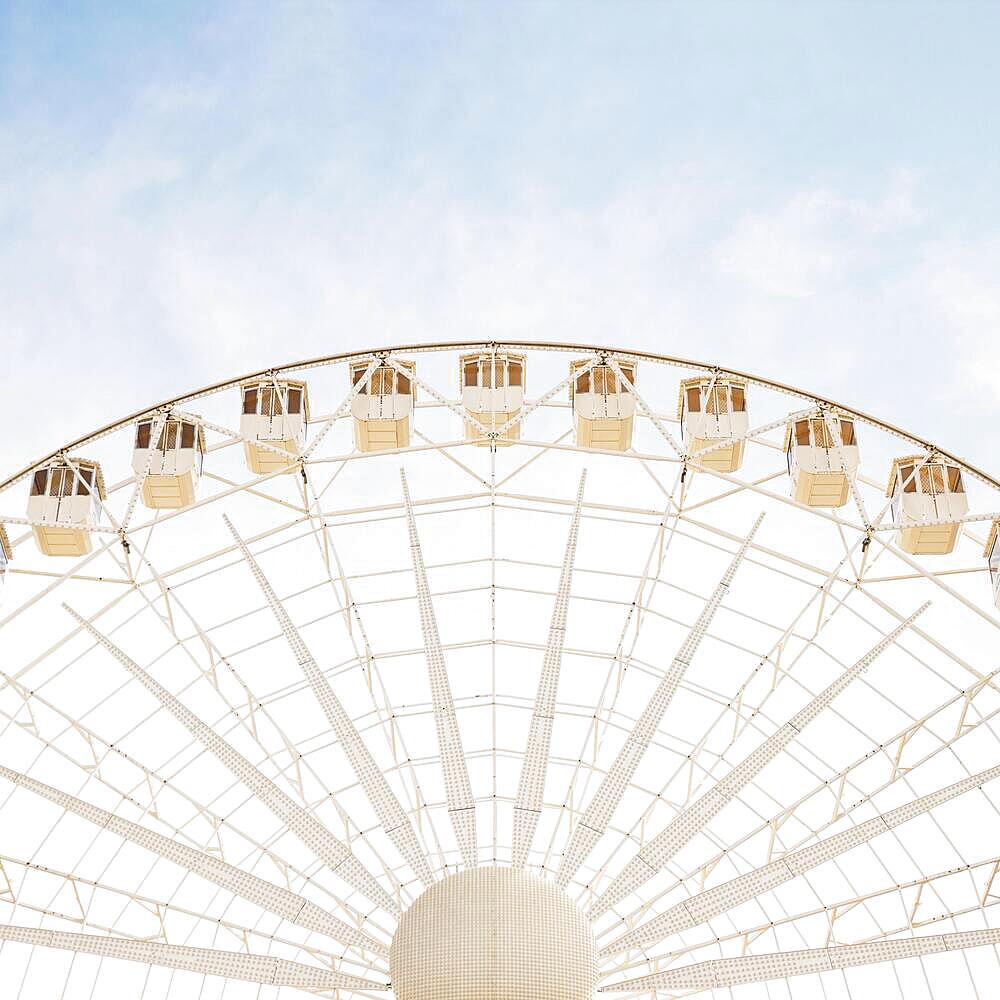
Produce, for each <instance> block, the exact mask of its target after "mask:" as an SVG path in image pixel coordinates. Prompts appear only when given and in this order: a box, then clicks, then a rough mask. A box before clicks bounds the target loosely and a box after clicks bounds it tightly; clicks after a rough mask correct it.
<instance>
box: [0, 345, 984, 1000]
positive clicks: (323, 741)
mask: <svg viewBox="0 0 1000 1000" xmlns="http://www.w3.org/2000/svg"><path fill="white" fill-rule="evenodd" d="M998 524H1000V482H998V481H997V480H996V479H994V478H993V477H992V476H990V475H989V474H988V473H986V472H984V471H982V470H979V469H976V468H975V467H972V466H970V465H969V464H967V463H965V462H963V461H962V460H961V459H960V458H958V457H957V456H956V455H954V454H952V453H951V451H949V450H947V449H946V448H945V447H944V446H943V444H941V443H937V442H927V441H922V440H918V439H917V438H915V437H913V436H912V435H910V434H908V433H906V432H905V431H903V430H901V429H899V428H897V427H894V426H891V425H889V424H887V423H885V422H883V421H880V420H878V419H877V418H875V417H872V416H870V415H867V414H866V413H863V412H860V411H858V410H855V409H853V408H851V407H849V406H845V405H842V404H839V403H836V402H834V401H831V400H827V399H823V398H820V397H817V396H814V395H810V394H809V393H808V392H806V391H803V390H800V389H796V388H793V387H790V386H787V385H784V384H782V383H780V382H778V381H775V380H771V379H767V378H763V377H760V376H757V375H752V374H748V373H743V372H737V371H731V370H727V369H724V368H720V367H717V366H713V365H705V364H700V363H698V362H695V361H690V360H685V359H679V358H672V357H666V356H659V355H651V354H648V353H643V352H636V351H630V350H628V349H619V348H610V347H597V346H589V345H586V346H584V345H567V344H538V343H528V344H514V343H511V344H501V343H471V342H470V343H446V344H421V345H409V346H400V347H390V348H385V349H378V350H371V351H361V352H356V353H352V354H347V355H338V356H331V357H325V358H318V359H314V360H309V361H305V362H300V363H295V364H288V365H283V366H278V367H275V368H273V369H268V370H266V371H260V372H256V373H252V374H249V375H245V376H242V377H238V378H234V379H232V380H229V381H226V382H223V383H219V384H216V385H212V386H209V387H207V388H205V389H202V390H198V391H195V392H190V393H187V394H185V395H181V396H178V397H176V398H174V399H171V400H169V401H167V402H164V403H161V404H158V405H154V406H151V407H149V408H148V409H146V410H143V411H141V412H139V413H135V414H132V415H130V416H127V417H124V418H122V419H120V420H116V421H114V422H112V423H109V424H108V425H107V426H105V427H103V428H101V429H99V430H97V431H95V432H93V433H90V434H86V435H84V436H82V437H80V438H79V439H77V440H75V441H73V442H70V443H67V444H65V445H63V446H62V447H60V448H59V449H57V450H55V451H53V452H52V453H51V454H50V455H48V456H46V457H44V458H41V459H40V460H38V461H37V462H35V463H33V464H32V465H31V466H30V467H28V468H25V469H23V470H22V471H20V472H16V473H14V474H12V475H10V476H9V477H8V478H6V479H5V481H3V482H2V483H0V582H2V589H0V984H2V989H0V994H2V996H3V997H4V998H5V1000H6V998H8V997H9V998H11V1000H14V998H19V1000H36V998H42V997H44V998H46V1000H48V998H54V997H58V998H65V1000H75V998H93V1000H100V998H103V997H108V998H110V997H116V998H119V997H126V996H127V997H136V998H143V1000H161V998H190V997H199V998H243V997H258V998H267V1000H271V998H277V997H281V998H286V997H287V998H292V997H296V996H301V995H303V994H304V993H312V994H314V995H320V996H329V997H338V998H348V997H373V998H378V997H390V996H395V997H397V998H399V1000H528V998H532V1000H592V998H595V997H597V996H603V995H605V994H607V995H609V996H615V997H619V996H620V997H663V998H666V997H677V996H687V995H704V996H706V997H708V996H712V997H719V998H723V997H724V998H729V1000H756V998H768V1000H771V998H773V1000H778V998H794V1000H801V998H812V997H817V998H826V1000H839V998H844V1000H847V998H854V1000H857V998H859V997H873V996H878V997H884V998H896V997H900V998H905V1000H913V998H921V997H934V998H938V997H940V998H949V1000H952V998H966V997H968V998H980V1000H985V998H987V997H992V996H996V995H998V993H1000V947H998V946H1000V910H997V909H996V908H995V905H994V904H996V903H997V902H1000V781H998V780H996V779H998V778H1000V719H998V718H996V716H997V713H998V712H1000V676H998V675H1000V611H998V608H1000V538H998Z"/></svg>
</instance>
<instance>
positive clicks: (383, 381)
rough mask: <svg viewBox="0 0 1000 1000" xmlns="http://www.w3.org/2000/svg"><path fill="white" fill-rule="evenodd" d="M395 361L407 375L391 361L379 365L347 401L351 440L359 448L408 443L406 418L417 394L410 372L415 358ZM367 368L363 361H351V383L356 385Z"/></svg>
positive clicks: (405, 446) (408, 431) (372, 448)
mask: <svg viewBox="0 0 1000 1000" xmlns="http://www.w3.org/2000/svg"><path fill="white" fill-rule="evenodd" d="M396 363H397V364H399V365H401V366H402V367H403V368H405V369H406V370H407V371H409V372H410V375H404V374H403V373H402V372H400V371H397V370H396V369H395V368H393V367H392V365H379V366H378V367H377V368H376V369H375V370H374V371H373V372H372V375H371V379H370V380H369V381H368V382H367V384H365V385H364V386H363V387H362V389H361V391H360V392H359V393H358V394H357V395H356V396H355V397H354V399H353V400H352V401H351V414H352V415H353V417H354V443H355V445H356V446H357V448H358V450H359V451H386V450H388V449H390V448H408V447H409V445H410V422H411V420H412V419H413V403H414V400H415V399H416V396H417V387H416V386H415V385H414V384H413V378H412V374H413V373H414V372H415V371H416V367H417V365H416V362H415V361H399V360H396ZM367 370H368V362H367V361H355V362H354V363H352V364H351V384H352V385H357V384H358V383H359V382H360V381H361V380H362V379H363V378H364V375H365V372H366V371H367Z"/></svg>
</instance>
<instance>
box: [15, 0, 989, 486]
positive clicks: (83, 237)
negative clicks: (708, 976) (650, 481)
mask: <svg viewBox="0 0 1000 1000" xmlns="http://www.w3.org/2000/svg"><path fill="white" fill-rule="evenodd" d="M210 8H211V9H210ZM998 38H1000V4H995V3H994V4H987V3H960V2H956V0H950V2H947V3H940V4H938V3H914V2H907V3H903V2H899V3H864V4H862V3H846V2H838V3H833V4H823V3H815V2H813V3H805V4H803V3H792V2H788V3H750V2H746V3H697V4H696V3H660V4H654V3H620V2H619V3H614V4H612V3H605V4H581V3H576V4H570V3H561V4H560V3H530V4H519V3H486V2H472V0H469V2H466V3H464V4H421V3H415V2H408V3H374V2H373V3H360V2H357V3H319V2H316V3H294V4H289V3H285V4H272V3H265V2H261V3H256V4H220V5H207V4H202V3H180V2H169V3H167V2H161V3H139V4H135V3H108V2H100V3H90V4H88V3H81V2H72V3H70V2H59V3H55V2H49V3H39V2H26V3H20V2H16V0H6V2H0V368H2V370H3V373H4V375H5V378H4V385H3V392H2V395H0V413H2V415H3V417H4V424H3V426H4V427H5V428H6V429H7V430H6V432H5V434H4V435H3V436H2V438H0V471H8V472H9V471H12V470H13V469H14V467H16V466H20V465H21V464H23V463H24V462H27V461H29V460H30V459H31V458H33V457H37V456H38V455H40V454H41V453H43V452H46V451H48V450H50V449H51V448H53V447H56V446H58V445H59V444H61V443H63V442H64V441H65V440H67V439H69V438H71V437H75V436H77V435H79V434H81V433H83V432H84V431H86V430H89V429H91V428H92V427H94V426H96V425H99V424H102V423H104V422H106V421H107V420H109V419H111V418H113V417H115V416H118V415H122V414H124V413H126V412H130V411H132V410H134V409H137V408H139V407H141V406H145V405H147V404H150V403H152V402H154V401H158V400H159V399H161V398H163V397H165V396H169V395H173V394H176V393H179V392H181V391H183V390H185V389H188V388H194V387H196V386H200V385H202V384H205V383H209V382H213V381H216V380H218V379H220V378H223V377H226V376H231V375H235V374H238V373H240V372H242V371H246V370H250V369H254V368H258V367H263V366H266V365H269V364H275V363H279V362H283V361H288V360H293V359H296V358H305V357H309V356H313V355H316V354H323V353H331V352H335V351H340V350H344V349H348V348H352V347H358V348H361V347H366V346H374V345H380V344H385V343H392V342H402V341H412V340H419V339H444V340H448V339H455V338H465V337H470V338H505V337H509V338H514V339H565V340H581V341H604V342H608V343H612V344H616V345H623V346H630V345H634V346H636V347H641V348H647V349H653V350H659V351H663V352H666V353H673V354H679V355H682V356H689V357H694V358H701V359H705V360H711V361H714V362H717V363H720V364H724V365H729V366H732V367H737V368H744V369H748V370H751V371H758V372H760V373H763V374H767V375H770V376H772V377H776V378H779V379H782V380H785V381H789V382H792V383H796V384H798V385H800V386H802V387H804V388H807V389H811V390H814V391H816V392H818V393H822V394H824V395H828V396H832V397H834V398H838V399H841V400H843V401H844V402H847V403H851V404H854V405H856V406H858V407H860V408H862V409H867V410H870V411H872V412H875V413H877V414H879V415H881V416H883V417H885V418H887V419H889V420H892V421H894V422H897V423H900V424H902V425H905V426H906V427H908V428H910V429H912V430H913V431H914V432H916V433H919V434H921V435H924V436H927V437H930V438H932V439H933V440H935V441H938V442H940V443H941V445H942V446H945V447H949V448H951V449H952V450H954V451H955V452H957V453H958V454H961V455H964V456H966V457H967V458H969V459H970V460H973V461H976V462H978V463H980V464H982V465H984V466H986V467H987V468H989V469H991V470H992V471H994V472H997V471H1000V456H998V455H997V448H996V446H995V442H996V441H997V440H998V437H1000V434H998V427H1000V339H998V337H997V334H996V331H997V329H998V327H1000V166H998V164H1000V142H998V138H1000V124H998V107H997V104H998V94H1000V70H998V68H997V66H998V60H997V56H996V47H997V39H998Z"/></svg>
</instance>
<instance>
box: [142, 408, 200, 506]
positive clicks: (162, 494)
mask: <svg viewBox="0 0 1000 1000" xmlns="http://www.w3.org/2000/svg"><path fill="white" fill-rule="evenodd" d="M155 423H156V419H155V418H149V419H146V420H140V421H139V423H138V424H136V428H135V447H134V448H133V450H132V470H133V471H134V472H135V474H136V475H137V476H141V475H142V474H143V472H145V471H146V469H147V463H148V472H147V474H146V477H145V479H143V480H142V502H143V503H144V504H145V505H146V506H147V507H150V508H152V509H153V510H176V509H177V508H180V507H189V506H190V505H191V504H193V503H194V501H195V492H196V490H197V486H198V479H199V478H200V477H201V466H202V461H203V459H204V455H205V436H204V432H203V431H202V429H201V427H200V425H198V424H195V423H193V422H192V421H190V420H181V419H179V418H177V417H167V419H166V420H164V421H163V422H162V423H161V424H160V432H159V435H158V437H157V440H156V441H153V440H152V435H153V430H154V424H155Z"/></svg>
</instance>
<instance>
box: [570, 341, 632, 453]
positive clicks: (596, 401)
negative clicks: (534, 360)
mask: <svg viewBox="0 0 1000 1000" xmlns="http://www.w3.org/2000/svg"><path fill="white" fill-rule="evenodd" d="M588 363H589V362H588V360H587V359H584V360H581V361H573V362H571V363H570V376H571V378H570V383H569V398H570V401H571V402H572V404H573V425H574V429H575V430H576V443H577V445H578V446H579V447H580V448H601V449H605V450H608V451H627V450H628V449H629V448H630V447H631V446H632V423H633V420H634V418H635V396H634V395H633V393H632V390H631V389H630V388H629V385H627V384H626V383H624V382H622V381H621V380H620V379H619V378H618V376H617V375H616V374H615V371H614V369H613V368H612V367H611V366H610V365H606V364H598V365H594V367H593V368H590V369H589V370H587V371H585V372H580V371H579V370H580V369H581V368H583V367H584V366H585V365H587V364H588ZM618 367H619V368H620V369H621V371H622V374H623V375H625V377H626V378H627V379H628V381H629V383H631V384H634V383H635V369H636V365H635V362H634V361H618ZM578 372H579V374H577V373H578Z"/></svg>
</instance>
